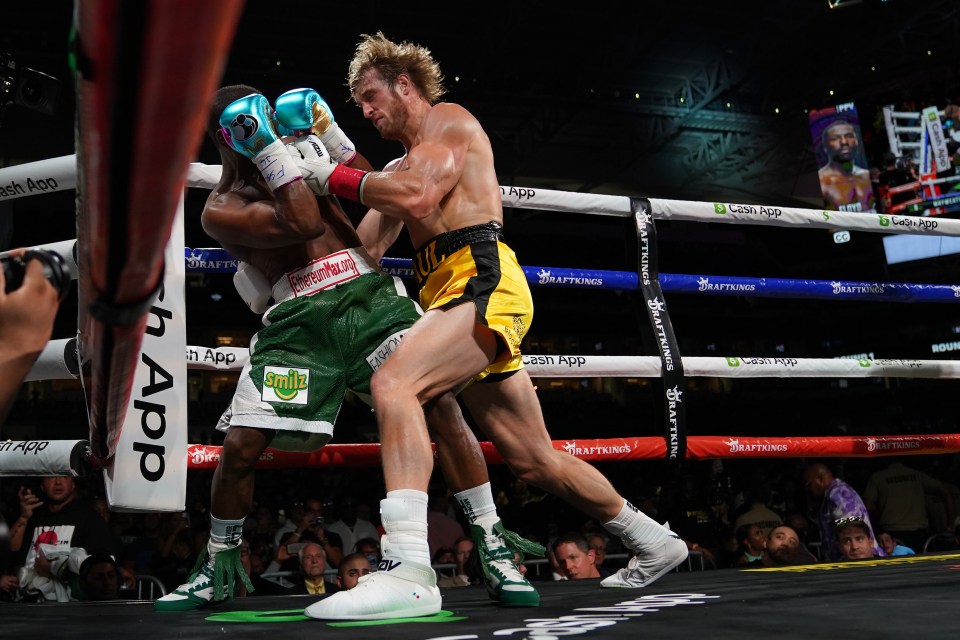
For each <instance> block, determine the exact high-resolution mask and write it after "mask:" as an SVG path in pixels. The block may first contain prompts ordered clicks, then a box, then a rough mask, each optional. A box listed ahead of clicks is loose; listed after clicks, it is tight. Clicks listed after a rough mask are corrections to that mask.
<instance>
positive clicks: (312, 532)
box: [275, 499, 344, 568]
mask: <svg viewBox="0 0 960 640" xmlns="http://www.w3.org/2000/svg"><path fill="white" fill-rule="evenodd" d="M322 509H323V506H322V503H321V502H320V501H319V500H316V499H311V500H307V502H306V503H305V505H304V509H303V510H301V511H299V512H298V515H299V516H300V524H299V525H298V526H297V527H296V528H295V529H294V530H293V531H291V532H290V535H289V536H287V537H286V541H287V542H286V544H295V543H298V542H316V543H317V544H319V545H320V546H321V547H323V551H324V553H326V558H327V563H328V564H329V565H330V566H331V567H334V568H336V567H338V566H340V559H341V558H343V553H344V549H343V541H342V540H341V539H340V535H339V534H337V533H334V532H333V531H330V530H329V528H328V527H326V526H325V520H324V518H323V515H322V514H323V511H322ZM284 553H285V552H284V551H283V550H282V549H280V548H279V547H278V548H277V554H276V556H275V557H277V558H278V559H279V560H280V561H281V562H282V561H283V560H285V559H286V558H285V557H284Z"/></svg>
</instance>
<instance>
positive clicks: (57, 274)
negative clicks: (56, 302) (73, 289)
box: [0, 249, 70, 300]
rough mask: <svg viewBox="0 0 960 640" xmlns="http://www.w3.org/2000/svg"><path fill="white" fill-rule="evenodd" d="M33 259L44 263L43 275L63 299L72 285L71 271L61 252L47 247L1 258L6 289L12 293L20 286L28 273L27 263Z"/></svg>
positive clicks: (0, 262)
mask: <svg viewBox="0 0 960 640" xmlns="http://www.w3.org/2000/svg"><path fill="white" fill-rule="evenodd" d="M31 260H39V261H40V262H41V263H42V264H43V275H44V276H45V277H46V278H47V280H49V281H50V284H52V285H53V288H54V289H56V290H57V297H58V298H59V299H60V300H63V298H64V297H65V296H66V295H67V290H68V289H69V287H70V272H69V270H68V269H67V265H66V264H65V263H64V260H63V257H62V256H61V255H60V254H59V253H56V252H54V251H47V250H46V249H28V250H27V251H24V252H23V254H22V255H19V256H6V257H4V258H0V264H3V279H4V291H5V292H6V293H10V292H11V291H16V290H17V289H19V288H20V286H21V285H22V284H23V277H24V275H26V273H27V264H28V263H29V262H30V261H31Z"/></svg>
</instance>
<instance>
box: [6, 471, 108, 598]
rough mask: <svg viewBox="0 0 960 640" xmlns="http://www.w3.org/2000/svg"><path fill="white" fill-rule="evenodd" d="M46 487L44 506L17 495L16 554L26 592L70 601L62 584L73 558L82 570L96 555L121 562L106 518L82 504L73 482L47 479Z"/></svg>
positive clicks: (25, 492)
mask: <svg viewBox="0 0 960 640" xmlns="http://www.w3.org/2000/svg"><path fill="white" fill-rule="evenodd" d="M40 486H41V490H42V492H43V495H44V498H45V500H43V501H41V500H40V498H39V497H38V496H37V495H35V494H34V493H33V491H32V490H30V489H29V488H27V487H24V486H21V487H20V490H19V491H18V493H17V495H18V497H19V499H20V517H19V518H18V519H17V521H16V522H15V523H14V526H13V527H12V528H11V533H10V549H11V551H14V552H16V553H17V560H16V562H17V564H18V565H19V566H20V572H19V574H18V578H19V581H20V588H21V589H23V590H25V591H27V592H30V593H33V594H42V597H43V598H44V599H47V600H61V599H62V598H65V597H66V598H67V599H68V594H67V591H68V589H67V588H65V587H64V586H63V582H62V580H61V578H62V577H63V576H64V575H65V574H64V573H63V570H65V569H66V568H67V567H68V566H70V565H69V564H67V563H65V561H66V559H67V557H68V556H69V558H70V561H71V562H73V563H75V564H76V565H77V567H76V568H77V569H79V562H82V558H83V557H86V556H87V555H93V554H96V553H106V554H109V555H111V556H113V557H117V549H115V548H113V540H114V538H113V536H111V535H110V529H109V528H108V527H107V523H106V522H104V520H103V518H101V517H100V514H98V513H97V512H96V511H95V510H94V509H93V507H91V506H90V503H89V502H88V501H86V500H83V499H80V498H77V496H76V485H75V483H74V479H73V477H72V476H50V477H45V478H43V480H41V482H40ZM41 545H42V546H43V548H42V549H41ZM74 550H77V551H74ZM51 551H57V552H58V553H57V554H55V555H56V556H58V557H52V555H54V554H52V553H51ZM58 561H60V562H59V564H58Z"/></svg>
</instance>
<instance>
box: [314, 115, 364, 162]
mask: <svg viewBox="0 0 960 640" xmlns="http://www.w3.org/2000/svg"><path fill="white" fill-rule="evenodd" d="M320 140H321V141H322V142H323V146H324V147H326V149H327V151H329V152H330V156H331V157H332V158H333V159H334V160H336V161H337V162H339V163H340V164H347V165H349V164H350V163H351V162H353V159H354V158H356V157H357V145H355V144H353V142H352V141H351V140H350V138H348V137H347V134H345V133H344V132H343V129H341V128H340V125H338V124H337V123H336V122H331V123H330V126H329V127H327V130H326V131H324V132H323V134H322V135H321V136H320Z"/></svg>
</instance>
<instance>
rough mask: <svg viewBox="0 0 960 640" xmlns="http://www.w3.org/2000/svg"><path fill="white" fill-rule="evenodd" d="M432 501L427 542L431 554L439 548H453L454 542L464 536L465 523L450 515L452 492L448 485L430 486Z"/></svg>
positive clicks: (428, 510)
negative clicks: (462, 523)
mask: <svg viewBox="0 0 960 640" xmlns="http://www.w3.org/2000/svg"><path fill="white" fill-rule="evenodd" d="M429 498H430V501H429V503H428V504H427V544H429V546H430V555H431V556H434V555H436V552H437V549H440V548H441V547H445V548H448V549H452V548H453V543H454V542H456V541H457V539H458V538H461V537H463V535H464V531H463V525H461V524H460V523H459V522H457V519H456V518H454V517H453V516H451V515H450V492H449V490H448V489H447V487H446V485H435V486H433V487H431V488H430V494H429Z"/></svg>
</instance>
